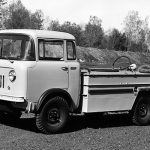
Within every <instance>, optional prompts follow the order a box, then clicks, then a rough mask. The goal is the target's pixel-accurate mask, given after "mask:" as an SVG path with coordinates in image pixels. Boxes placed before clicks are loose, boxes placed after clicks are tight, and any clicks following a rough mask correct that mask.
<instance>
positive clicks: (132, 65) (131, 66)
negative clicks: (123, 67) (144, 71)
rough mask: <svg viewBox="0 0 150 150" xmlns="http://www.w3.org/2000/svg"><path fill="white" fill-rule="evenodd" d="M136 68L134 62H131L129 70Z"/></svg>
mask: <svg viewBox="0 0 150 150" xmlns="http://www.w3.org/2000/svg"><path fill="white" fill-rule="evenodd" d="M136 68H137V66H136V64H131V65H130V66H129V70H131V71H134V70H135V69H136Z"/></svg>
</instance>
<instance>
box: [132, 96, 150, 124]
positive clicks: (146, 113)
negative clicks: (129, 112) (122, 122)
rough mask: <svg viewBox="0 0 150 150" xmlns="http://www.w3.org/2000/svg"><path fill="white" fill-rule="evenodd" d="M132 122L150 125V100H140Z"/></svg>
mask: <svg viewBox="0 0 150 150" xmlns="http://www.w3.org/2000/svg"><path fill="white" fill-rule="evenodd" d="M132 122H133V123H134V124H136V125H148V124H150V100H148V99H147V98H140V99H139V101H138V103H137V104H136V107H135V110H134V112H133V117H132Z"/></svg>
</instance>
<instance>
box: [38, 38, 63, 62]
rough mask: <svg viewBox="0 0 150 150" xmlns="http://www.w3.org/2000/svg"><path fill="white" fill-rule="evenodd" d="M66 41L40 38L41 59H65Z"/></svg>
mask: <svg viewBox="0 0 150 150" xmlns="http://www.w3.org/2000/svg"><path fill="white" fill-rule="evenodd" d="M63 56H64V42H63V41H62V40H58V41H55V40H54V41H48V40H47V41H46V40H39V59H40V60H63Z"/></svg>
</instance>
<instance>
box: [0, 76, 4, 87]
mask: <svg viewBox="0 0 150 150" xmlns="http://www.w3.org/2000/svg"><path fill="white" fill-rule="evenodd" d="M0 88H4V75H0Z"/></svg>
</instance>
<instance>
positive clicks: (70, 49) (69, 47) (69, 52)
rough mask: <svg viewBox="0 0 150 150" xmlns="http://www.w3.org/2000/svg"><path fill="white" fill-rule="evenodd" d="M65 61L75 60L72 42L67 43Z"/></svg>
mask: <svg viewBox="0 0 150 150" xmlns="http://www.w3.org/2000/svg"><path fill="white" fill-rule="evenodd" d="M67 59H68V60H75V59H76V51H75V44H74V42H73V41H67Z"/></svg>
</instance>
